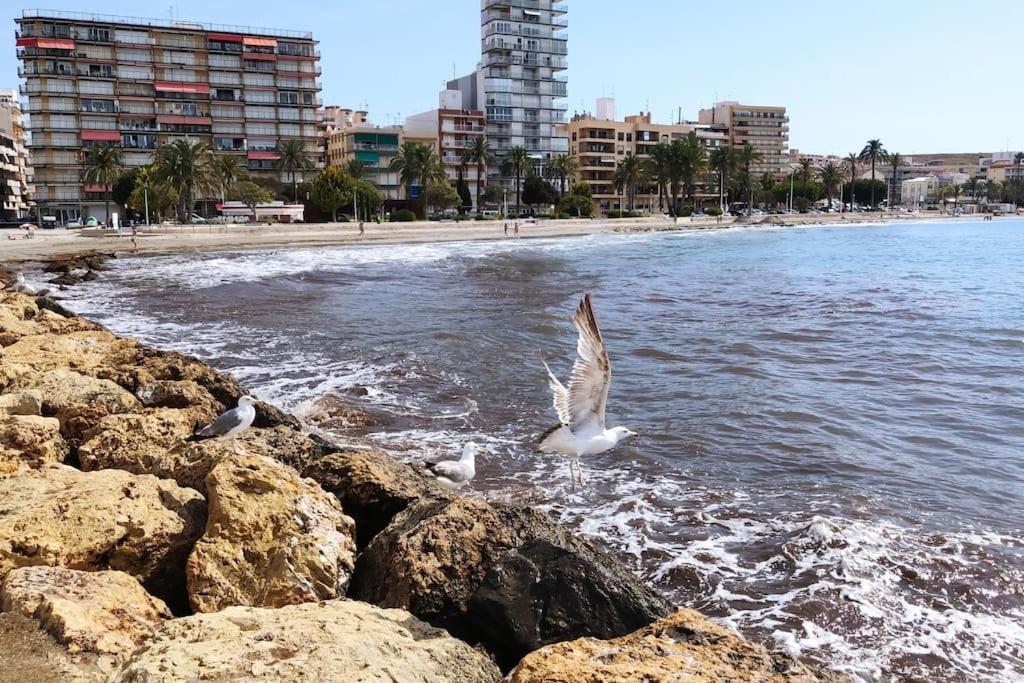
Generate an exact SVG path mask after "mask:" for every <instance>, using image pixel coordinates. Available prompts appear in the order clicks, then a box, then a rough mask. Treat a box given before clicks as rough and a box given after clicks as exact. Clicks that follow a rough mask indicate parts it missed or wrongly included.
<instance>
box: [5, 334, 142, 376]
mask: <svg viewBox="0 0 1024 683" xmlns="http://www.w3.org/2000/svg"><path fill="white" fill-rule="evenodd" d="M137 346H138V344H137V343H136V342H135V341H134V340H126V339H118V338H117V337H115V336H114V335H113V334H111V333H110V332H107V331H104V330H96V331H87V332H69V333H67V334H37V335H32V336H27V337H22V338H21V339H20V340H18V341H17V342H16V343H14V344H11V345H10V346H7V347H6V348H5V349H4V353H5V355H6V357H7V358H8V359H9V360H11V361H12V362H15V363H21V364H23V365H27V366H29V367H31V368H32V369H33V370H36V371H39V372H45V371H46V370H58V369H68V370H74V371H76V372H81V373H82V374H89V375H91V374H93V373H94V371H95V370H96V368H97V367H99V366H103V365H116V364H119V362H120V361H121V359H122V357H123V356H124V354H126V353H128V354H131V353H132V350H133V349H135V348H136V347H137ZM129 357H130V356H129Z"/></svg>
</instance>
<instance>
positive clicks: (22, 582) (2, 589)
mask: <svg viewBox="0 0 1024 683" xmlns="http://www.w3.org/2000/svg"><path fill="white" fill-rule="evenodd" d="M0 609H2V610H3V611H4V612H17V613H19V614H22V615H24V616H26V617H28V618H30V619H33V620H34V621H36V622H37V623H38V624H39V625H40V627H41V628H42V629H43V630H44V631H46V632H47V633H49V634H50V635H51V636H53V637H54V638H55V639H56V640H57V642H58V643H61V644H62V645H64V646H65V648H66V649H67V651H68V653H69V654H71V655H74V656H76V657H79V658H81V659H82V660H83V661H88V662H90V663H95V664H97V665H98V666H99V667H100V668H102V669H110V668H113V666H114V665H115V664H117V663H119V662H120V660H122V659H123V658H124V656H125V655H128V654H130V653H131V652H132V651H133V650H134V649H135V648H136V647H137V646H138V645H140V644H141V643H142V642H143V641H145V640H146V639H147V638H149V637H150V636H151V635H152V634H153V631H154V630H156V628H157V627H158V626H160V624H161V623H163V622H164V621H166V620H168V619H170V618H171V617H172V615H171V611H170V610H169V609H167V605H165V604H164V603H163V601H161V600H160V599H158V598H154V597H153V596H151V595H150V594H149V593H147V592H146V590H145V589H144V588H143V587H142V585H141V584H140V583H139V582H138V581H137V580H136V579H135V578H133V577H131V576H129V575H128V574H125V573H124V572H114V571H98V572H83V571H78V570H75V569H64V568H60V567H22V568H21V569H14V570H12V571H10V572H8V573H7V576H6V577H4V579H3V581H2V582H0Z"/></svg>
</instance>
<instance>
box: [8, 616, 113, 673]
mask: <svg viewBox="0 0 1024 683" xmlns="http://www.w3.org/2000/svg"><path fill="white" fill-rule="evenodd" d="M106 678H107V676H106V675H105V674H104V673H103V672H102V671H100V670H99V669H98V668H97V667H96V666H94V665H92V664H88V663H85V662H80V661H75V660H74V659H73V658H72V656H71V655H70V654H69V653H68V651H67V650H65V649H64V647H63V646H61V645H59V644H58V643H57V642H56V641H55V640H54V639H53V637H52V636H50V635H49V634H48V633H46V632H44V631H43V630H42V629H40V628H39V625H38V624H37V623H36V622H35V621H33V620H31V619H29V618H28V617H24V616H22V615H20V614H17V613H15V612H0V681H4V683H8V682H13V683H36V681H39V682H40V683H43V682H45V683H50V682H51V681H53V682H54V683H56V682H58V681H59V683H102V682H103V681H105V680H106Z"/></svg>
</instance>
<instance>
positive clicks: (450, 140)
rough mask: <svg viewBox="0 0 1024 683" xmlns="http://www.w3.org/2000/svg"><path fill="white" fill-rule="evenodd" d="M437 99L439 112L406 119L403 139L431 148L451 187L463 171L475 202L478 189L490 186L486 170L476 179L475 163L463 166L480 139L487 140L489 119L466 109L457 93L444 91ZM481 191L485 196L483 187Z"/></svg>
mask: <svg viewBox="0 0 1024 683" xmlns="http://www.w3.org/2000/svg"><path fill="white" fill-rule="evenodd" d="M438 99H439V105H440V106H439V107H438V108H437V109H434V110H431V111H428V112H423V113H422V114H415V115H413V116H410V117H408V118H407V119H406V120H405V130H404V138H403V139H404V140H407V141H410V142H420V143H423V144H427V145H430V146H432V147H433V148H434V149H435V150H436V151H437V156H438V158H439V159H440V161H441V166H442V167H443V168H444V172H445V175H446V176H447V177H448V180H449V182H450V183H451V185H452V187H455V184H456V182H457V180H458V177H459V171H462V173H463V177H464V178H465V179H466V183H467V184H468V185H469V194H470V195H471V196H472V198H473V202H474V203H475V202H476V196H477V188H478V186H479V185H480V184H481V183H483V184H484V185H486V183H487V177H486V169H485V173H484V176H483V177H477V166H476V164H469V163H463V161H462V158H463V155H464V154H465V152H466V150H467V149H469V148H470V147H471V146H472V145H473V142H474V141H475V140H476V139H477V138H482V137H484V135H485V131H486V125H487V118H486V116H485V115H484V112H483V111H480V110H474V109H465V108H464V106H463V102H464V99H463V93H462V92H460V91H458V90H442V91H441V94H440V96H439V98H438ZM480 190H481V193H482V191H483V187H482V186H480Z"/></svg>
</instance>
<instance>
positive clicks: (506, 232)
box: [505, 221, 508, 237]
mask: <svg viewBox="0 0 1024 683" xmlns="http://www.w3.org/2000/svg"><path fill="white" fill-rule="evenodd" d="M505 237H508V221H505Z"/></svg>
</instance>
